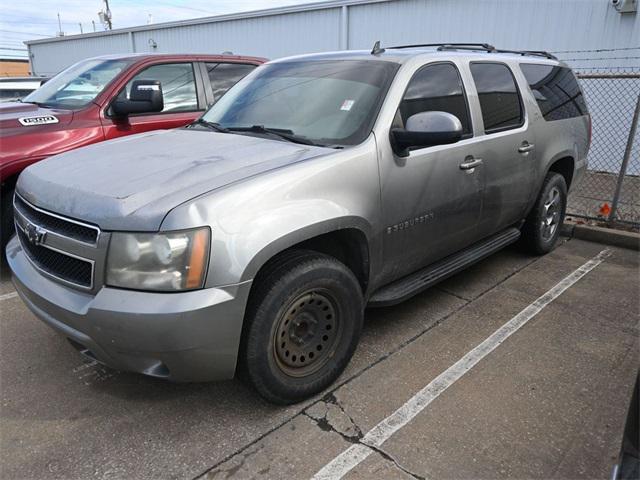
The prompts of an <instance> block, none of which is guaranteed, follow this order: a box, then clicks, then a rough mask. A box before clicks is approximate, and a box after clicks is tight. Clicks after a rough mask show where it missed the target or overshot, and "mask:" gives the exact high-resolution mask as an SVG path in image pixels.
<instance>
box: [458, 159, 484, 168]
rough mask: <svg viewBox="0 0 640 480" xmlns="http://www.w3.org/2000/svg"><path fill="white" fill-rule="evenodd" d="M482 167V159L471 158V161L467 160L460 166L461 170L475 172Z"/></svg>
mask: <svg viewBox="0 0 640 480" xmlns="http://www.w3.org/2000/svg"><path fill="white" fill-rule="evenodd" d="M480 165H482V159H481V158H471V159H469V160H465V161H464V162H462V163H461V164H460V170H473V169H474V168H476V167H479V166H480Z"/></svg>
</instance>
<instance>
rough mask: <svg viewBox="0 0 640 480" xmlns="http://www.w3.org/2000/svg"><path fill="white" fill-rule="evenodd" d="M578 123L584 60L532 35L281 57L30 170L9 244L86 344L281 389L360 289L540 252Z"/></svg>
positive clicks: (558, 209) (163, 374) (572, 163)
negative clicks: (130, 130)
mask: <svg viewBox="0 0 640 480" xmlns="http://www.w3.org/2000/svg"><path fill="white" fill-rule="evenodd" d="M141 86H144V89H143V91H142V92H143V93H141V94H140V96H141V97H144V98H145V100H144V101H148V102H152V103H153V102H157V101H159V100H158V97H159V96H160V92H159V91H158V90H157V89H154V88H153V87H154V85H153V83H147V84H143V85H141ZM135 88H136V86H135V85H134V89H135ZM145 92H146V93H145ZM145 95H147V96H146V97H145ZM132 103H136V102H132ZM118 108H120V107H118ZM128 108H132V109H133V108H135V105H129V106H128ZM589 143H590V117H589V113H588V110H587V106H586V104H585V102H584V99H583V97H582V92H581V90H580V87H579V85H578V83H577V80H576V78H575V76H574V75H573V72H572V71H571V69H570V68H569V67H568V66H567V65H565V64H563V63H562V62H560V61H558V60H557V59H555V57H553V56H552V55H549V54H547V53H544V52H508V51H499V50H497V49H495V48H493V47H490V46H488V45H440V46H439V47H438V48H435V47H434V46H433V45H426V46H421V47H416V46H408V47H395V48H388V49H386V50H385V49H382V48H379V46H376V47H375V48H374V49H373V51H371V52H369V51H348V52H336V53H325V54H315V55H309V56H302V57H293V58H287V59H282V60H278V61H274V62H270V63H268V64H265V65H262V66H260V67H258V68H257V69H256V70H255V71H253V72H252V73H251V74H250V75H248V76H247V77H245V78H244V79H242V80H241V81H239V82H238V83H237V84H236V85H235V86H234V87H232V88H231V90H230V91H229V92H228V93H227V94H226V95H225V96H224V97H222V99H221V100H220V101H219V102H217V103H216V104H215V105H213V107H212V108H211V109H210V110H209V111H208V112H207V113H205V114H204V115H203V116H202V117H201V118H200V119H199V121H198V122H196V123H194V124H192V125H190V126H189V127H187V128H180V129H174V130H165V131H158V132H148V133H147V134H144V135H137V136H135V137H130V138H123V139H120V140H117V141H113V142H109V143H108V144H106V143H103V144H100V145H92V146H90V147H86V148H83V149H80V150H76V151H73V152H69V153H66V154H63V155H59V156H56V157H54V158H50V159H47V160H46V161H44V162H40V163H38V164H36V165H32V166H31V167H29V168H28V169H26V170H25V171H24V172H23V174H22V175H20V178H19V180H18V184H17V187H16V195H15V218H16V224H17V226H18V235H16V236H15V237H14V238H13V239H12V240H11V242H10V243H9V245H8V247H7V250H6V252H7V260H8V262H9V265H10V267H11V269H12V271H13V277H14V284H15V286H16V290H17V291H18V293H19V294H20V296H21V298H22V299H23V300H24V302H25V303H26V305H27V306H28V307H29V308H30V309H31V310H32V311H33V312H34V313H35V315H37V316H38V317H39V318H40V319H42V320H43V321H44V322H45V323H47V324H48V325H50V326H51V327H53V328H54V329H56V330H57V331H59V332H60V333H61V334H62V335H64V336H66V337H67V338H68V339H69V340H70V341H71V344H72V345H73V346H74V347H75V348H77V349H78V350H79V351H80V352H82V353H83V354H85V355H87V356H89V357H90V358H92V359H95V360H97V361H100V362H103V363H105V364H108V365H111V366H113V367H115V368H117V369H121V370H130V371H135V372H140V373H144V374H147V375H152V376H155V377H160V378H166V379H171V380H176V381H206V380H215V379H226V378H231V377H233V376H234V374H235V372H236V367H237V366H238V367H239V368H240V369H241V370H242V371H243V372H244V374H245V375H244V376H245V378H247V379H248V381H249V382H250V383H251V385H253V386H254V387H255V388H256V390H257V391H258V392H259V393H260V394H261V395H263V396H264V397H265V398H267V399H269V400H270V401H272V402H276V403H292V402H296V401H300V400H302V399H305V398H307V397H309V396H311V395H313V394H315V393H318V392H319V391H321V390H322V389H324V388H325V387H327V386H328V385H329V384H331V382H333V381H334V380H335V379H336V378H337V377H338V375H340V373H341V372H342V371H343V369H344V368H345V366H346V365H347V363H348V362H349V360H350V358H351V356H352V354H353V353H354V351H355V349H356V346H357V344H358V340H359V336H360V332H361V328H362V322H363V315H364V314H363V312H364V307H365V306H366V305H369V306H386V305H393V304H396V303H398V302H401V301H403V300H405V299H407V298H409V297H411V296H412V295H415V294H416V293H418V292H421V291H422V290H424V289H426V288H428V287H430V286H432V285H434V284H435V283H436V282H438V281H441V280H443V279H445V278H447V277H449V276H451V275H453V274H455V273H457V272H459V271H461V270H462V269H464V268H466V267H467V266H469V265H471V264H473V263H475V262H477V261H479V260H481V259H483V258H485V257H486V256H488V255H490V254H492V253H493V252H496V251H498V250H499V249H501V248H503V247H505V246H506V245H509V244H511V243H513V242H516V241H518V240H522V241H523V243H524V244H525V245H526V246H527V247H528V248H529V250H530V251H531V252H533V253H535V254H544V253H547V252H549V251H551V250H552V249H553V248H554V246H555V244H556V242H557V239H558V236H559V234H560V228H561V226H562V222H563V219H564V214H565V208H566V202H567V193H568V191H569V189H570V188H571V187H572V186H573V185H575V183H576V182H577V181H579V179H580V177H581V175H582V174H583V173H584V171H585V169H586V166H587V152H588V149H589Z"/></svg>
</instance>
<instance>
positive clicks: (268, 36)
mask: <svg viewBox="0 0 640 480" xmlns="http://www.w3.org/2000/svg"><path fill="white" fill-rule="evenodd" d="M375 40H382V43H383V45H392V44H398V43H401V44H402V43H420V42H455V41H458V42H460V41H466V42H489V43H492V44H494V45H496V46H499V47H502V48H513V49H546V50H550V51H564V50H596V49H611V48H620V47H631V46H638V45H640V13H638V14H625V15H621V14H620V13H618V12H617V11H615V9H614V8H613V6H612V5H611V2H610V0H342V1H340V0H333V1H329V2H324V3H315V4H311V5H300V6H296V7H283V8H276V9H271V10H268V11H260V12H249V13H243V14H236V15H225V16H220V17H210V18H207V19H197V20H193V21H184V22H175V23H172V24H158V25H154V26H143V27H136V28H130V29H122V30H114V31H113V32H98V33H89V34H85V35H77V36H71V37H65V38H53V39H44V40H36V41H32V42H29V43H28V46H29V52H30V56H31V66H32V71H33V72H35V73H37V74H44V75H51V74H54V73H56V72H58V71H60V70H61V69H63V68H64V67H66V66H68V65H70V64H72V63H74V62H76V61H78V60H81V59H83V58H87V57H90V56H95V55H101V54H106V53H122V52H131V51H136V52H150V51H154V52H194V53H221V52H223V51H227V50H229V51H232V52H234V53H238V54H247V55H258V56H264V57H268V58H277V57H283V56H287V55H293V54H299V53H309V52H318V51H327V50H338V49H342V48H351V49H355V48H370V47H371V46H372V44H373V42H374V41H375ZM150 42H152V44H155V45H156V47H155V48H153V47H152V46H151V44H150ZM636 55H637V54H636ZM620 56H624V55H620V52H601V53H598V56H597V58H606V59H608V60H589V61H588V62H589V64H588V65H587V64H584V62H583V63H581V62H579V61H573V60H572V61H571V62H570V63H572V64H573V66H576V67H582V66H588V67H594V66H603V67H611V66H637V65H640V61H638V59H637V58H631V59H620V58H619V57H620ZM582 57H585V58H586V57H589V58H594V55H593V52H589V53H588V54H587V53H585V54H581V53H575V54H572V55H568V56H565V58H582Z"/></svg>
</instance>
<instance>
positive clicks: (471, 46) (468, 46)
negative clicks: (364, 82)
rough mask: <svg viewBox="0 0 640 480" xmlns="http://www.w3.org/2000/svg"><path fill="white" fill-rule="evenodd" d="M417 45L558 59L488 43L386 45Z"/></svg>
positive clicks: (531, 51) (546, 53)
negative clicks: (500, 47) (497, 46)
mask: <svg viewBox="0 0 640 480" xmlns="http://www.w3.org/2000/svg"><path fill="white" fill-rule="evenodd" d="M419 47H437V49H438V51H440V52H441V51H443V50H480V51H485V52H487V53H513V54H515V55H522V56H525V55H531V56H537V57H545V58H549V59H551V60H558V58H557V57H556V56H555V55H552V54H550V53H549V52H545V51H542V50H503V49H498V48H496V47H494V46H493V45H490V44H488V43H421V44H415V45H398V46H395V47H387V49H388V50H391V49H401V48H419Z"/></svg>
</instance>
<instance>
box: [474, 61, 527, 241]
mask: <svg viewBox="0 0 640 480" xmlns="http://www.w3.org/2000/svg"><path fill="white" fill-rule="evenodd" d="M469 68H470V71H471V77H472V78H473V82H474V84H475V87H476V91H477V95H478V96H477V100H478V102H479V108H480V111H481V120H482V123H483V127H482V132H483V133H484V136H483V137H482V142H480V144H479V148H480V152H479V156H480V158H481V159H482V162H483V167H482V168H483V169H484V175H485V188H484V192H483V195H482V214H481V217H480V221H479V223H478V232H479V234H480V236H482V237H485V236H489V235H491V234H493V233H496V232H498V231H500V230H502V229H504V228H506V227H508V226H510V225H512V224H514V223H516V222H518V221H519V220H521V219H522V218H523V217H524V216H525V214H526V209H527V206H528V203H529V198H530V194H531V191H532V188H533V185H534V182H535V165H536V164H535V160H536V151H535V138H534V134H533V130H532V129H531V128H530V124H529V122H528V121H527V116H526V112H525V108H524V104H523V101H522V96H521V94H520V91H519V88H518V84H517V82H516V80H515V77H514V75H513V72H512V71H511V68H510V67H509V66H508V65H507V64H505V63H499V62H484V61H482V62H471V64H470V65H469Z"/></svg>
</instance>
